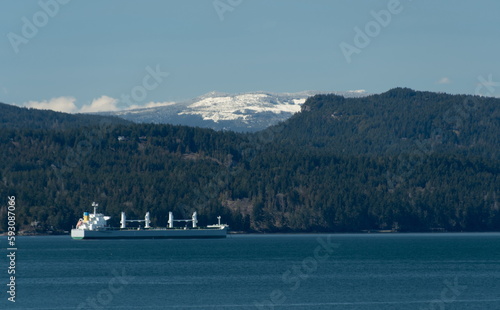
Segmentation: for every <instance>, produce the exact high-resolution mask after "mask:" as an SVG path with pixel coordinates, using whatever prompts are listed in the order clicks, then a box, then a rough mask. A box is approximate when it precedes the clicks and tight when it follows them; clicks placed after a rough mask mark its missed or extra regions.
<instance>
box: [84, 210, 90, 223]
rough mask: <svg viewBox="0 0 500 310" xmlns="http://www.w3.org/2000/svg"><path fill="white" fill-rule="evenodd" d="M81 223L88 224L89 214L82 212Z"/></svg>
mask: <svg viewBox="0 0 500 310" xmlns="http://www.w3.org/2000/svg"><path fill="white" fill-rule="evenodd" d="M83 221H84V222H88V221H89V213H88V212H83Z"/></svg>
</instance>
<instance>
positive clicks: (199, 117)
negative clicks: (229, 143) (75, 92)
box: [97, 91, 367, 132]
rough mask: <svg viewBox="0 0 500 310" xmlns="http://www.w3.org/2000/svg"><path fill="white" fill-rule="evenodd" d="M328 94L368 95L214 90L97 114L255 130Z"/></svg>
mask: <svg viewBox="0 0 500 310" xmlns="http://www.w3.org/2000/svg"><path fill="white" fill-rule="evenodd" d="M327 93H335V94H341V95H344V96H346V97H355V96H365V95H367V94H366V93H365V92H364V91H346V92H338V91H337V92H335V91H334V92H323V91H302V92H294V93H276V92H265V91H255V92H243V93H235V94H231V93H223V92H216V91H212V92H209V93H206V94H204V95H201V96H198V97H196V98H193V99H190V100H186V101H181V102H176V103H172V104H169V105H165V106H159V107H151V108H139V109H133V110H122V111H117V112H99V113H97V114H99V115H113V116H118V117H121V118H124V119H126V120H130V121H133V122H136V123H155V124H166V123H169V124H174V125H187V126H195V127H204V128H211V129H215V130H233V131H237V132H255V131H259V130H263V129H265V128H267V127H269V126H272V125H275V124H277V123H279V122H282V121H284V120H286V119H288V118H289V117H291V116H292V115H293V114H295V113H297V112H299V111H300V106H301V105H302V104H303V103H304V102H305V100H306V99H307V98H308V97H310V96H313V95H316V94H327Z"/></svg>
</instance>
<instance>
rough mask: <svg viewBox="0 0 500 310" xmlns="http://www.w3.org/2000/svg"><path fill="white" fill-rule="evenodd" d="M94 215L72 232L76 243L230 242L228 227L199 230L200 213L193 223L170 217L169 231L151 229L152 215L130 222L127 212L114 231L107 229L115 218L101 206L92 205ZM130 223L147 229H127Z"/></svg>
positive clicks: (83, 219)
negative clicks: (118, 241) (116, 240)
mask: <svg viewBox="0 0 500 310" xmlns="http://www.w3.org/2000/svg"><path fill="white" fill-rule="evenodd" d="M92 206H93V207H94V213H89V212H84V213H83V218H81V219H79V221H78V223H77V224H76V228H73V229H71V237H72V238H73V239H179V238H191V239H197V238H226V235H227V230H228V225H226V224H221V222H220V220H221V217H220V216H218V217H217V219H218V223H217V224H214V225H208V226H206V227H198V218H197V213H196V212H194V213H193V215H192V217H191V218H190V219H175V218H174V215H173V213H172V212H169V213H168V226H167V227H155V228H153V227H151V226H150V225H151V221H150V215H149V212H147V213H146V216H145V217H144V219H143V220H142V219H141V220H127V217H126V215H125V212H122V213H121V220H120V227H119V228H112V227H109V226H108V225H107V221H108V220H109V219H110V218H111V217H110V216H105V215H104V214H102V213H97V206H98V204H97V203H95V202H94V203H92ZM129 222H139V223H144V227H141V226H140V225H139V227H135V228H132V227H127V223H129ZM176 222H183V223H185V226H184V227H175V223H176ZM189 223H190V225H188V224H189Z"/></svg>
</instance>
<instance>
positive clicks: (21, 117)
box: [0, 103, 130, 129]
mask: <svg viewBox="0 0 500 310" xmlns="http://www.w3.org/2000/svg"><path fill="white" fill-rule="evenodd" d="M104 122H105V123H110V124H128V123H130V122H129V121H125V120H123V119H121V118H118V117H113V116H99V115H87V114H68V113H62V112H54V111H51V110H38V109H30V108H21V107H17V106H14V105H9V104H5V103H0V127H3V128H11V129H20V128H29V129H41V128H44V129H64V128H77V127H82V126H92V125H97V124H99V123H104Z"/></svg>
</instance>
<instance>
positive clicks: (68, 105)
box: [21, 95, 175, 113]
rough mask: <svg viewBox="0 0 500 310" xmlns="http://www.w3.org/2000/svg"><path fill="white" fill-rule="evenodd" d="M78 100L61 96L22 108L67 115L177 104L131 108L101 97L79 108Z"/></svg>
mask: <svg viewBox="0 0 500 310" xmlns="http://www.w3.org/2000/svg"><path fill="white" fill-rule="evenodd" d="M75 102H76V98H74V97H70V96H61V97H56V98H51V99H49V100H43V101H28V102H25V103H23V104H21V106H22V107H26V108H33V109H40V110H53V111H57V112H65V113H94V112H113V111H123V110H133V109H143V108H154V107H160V106H166V105H172V104H175V102H168V101H166V102H153V101H151V102H148V103H145V104H143V105H139V104H134V105H131V106H126V107H120V106H119V103H120V102H119V100H118V99H115V98H112V97H109V96H106V95H104V96H101V97H99V98H96V99H93V100H92V102H90V103H89V104H84V105H83V106H81V107H78V106H77V105H76V104H75Z"/></svg>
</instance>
